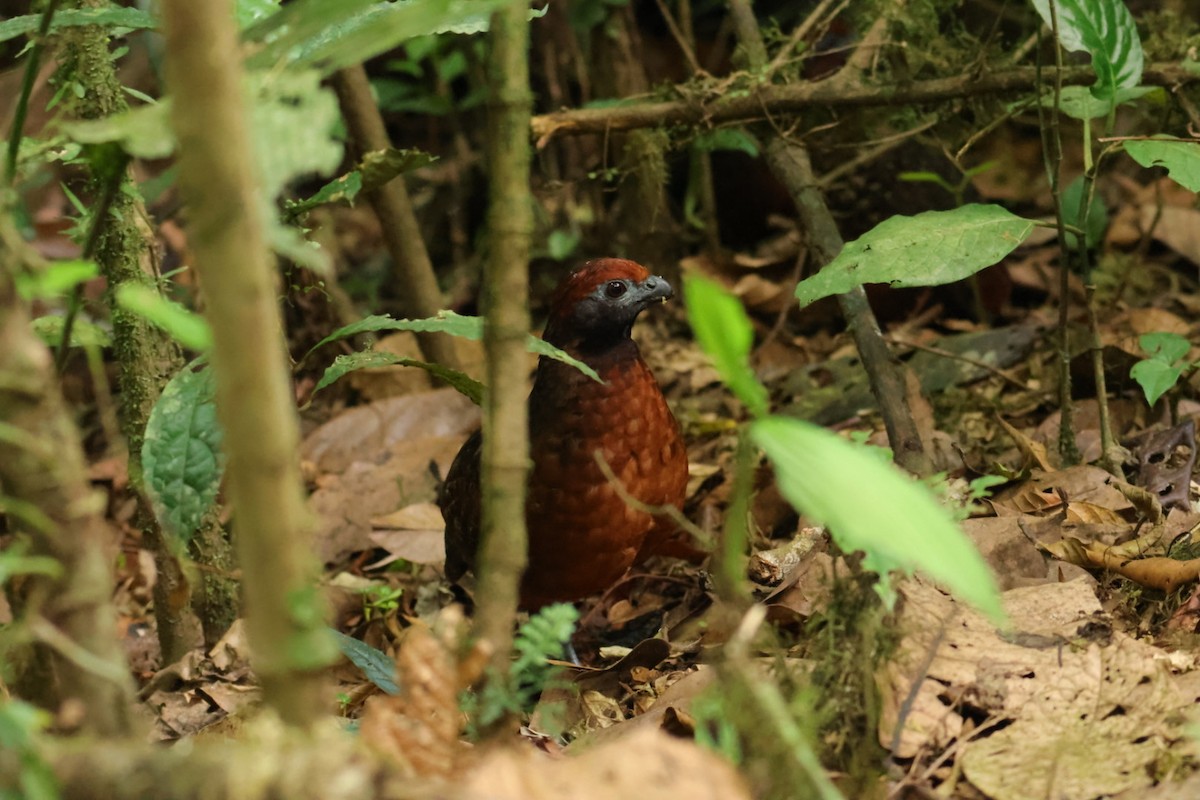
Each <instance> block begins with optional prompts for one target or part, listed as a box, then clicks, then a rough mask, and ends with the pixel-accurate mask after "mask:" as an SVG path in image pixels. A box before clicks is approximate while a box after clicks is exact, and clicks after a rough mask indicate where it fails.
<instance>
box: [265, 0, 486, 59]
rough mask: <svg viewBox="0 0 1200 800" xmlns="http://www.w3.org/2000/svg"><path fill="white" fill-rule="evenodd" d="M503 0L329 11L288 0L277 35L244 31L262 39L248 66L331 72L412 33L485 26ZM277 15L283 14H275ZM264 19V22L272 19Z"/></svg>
mask: <svg viewBox="0 0 1200 800" xmlns="http://www.w3.org/2000/svg"><path fill="white" fill-rule="evenodd" d="M503 3H504V0H407V1H406V2H391V3H360V2H358V1H357V0H353V1H352V2H346V3H344V4H342V9H341V13H338V14H331V13H329V10H328V9H323V8H321V5H322V4H324V5H335V4H332V3H329V2H328V0H320V2H313V1H312V0H309V1H308V2H304V1H303V0H301V2H297V3H290V4H289V5H288V6H285V10H287V9H289V8H293V7H294V9H293V11H292V13H291V14H290V15H289V17H288V19H286V20H283V22H286V23H287V24H285V25H282V26H278V25H277V26H276V31H277V32H276V36H275V37H274V38H272V39H270V40H269V41H268V40H266V39H263V38H260V37H261V28H260V26H255V27H254V28H252V29H251V30H250V31H248V32H247V35H248V36H249V37H251V38H256V39H258V40H259V41H266V44H265V46H264V47H263V49H262V50H261V51H259V52H257V53H255V54H254V55H253V56H251V57H250V59H249V60H248V63H249V64H250V65H251V66H277V65H278V64H279V63H281V62H284V63H287V64H288V65H289V67H294V66H310V67H311V66H316V67H319V68H320V69H321V70H322V72H324V73H325V74H329V73H331V72H333V71H335V70H338V69H341V68H343V67H347V66H350V65H352V64H359V63H361V62H363V61H365V60H366V59H368V58H371V57H373V56H376V55H379V54H380V53H383V52H386V51H388V50H391V49H392V48H394V47H396V46H397V45H399V44H402V43H403V42H405V41H407V40H408V39H411V38H413V37H415V36H424V35H427V34H431V33H478V32H481V31H484V30H487V25H488V22H489V20H490V17H491V14H492V12H494V11H495V10H496V9H497V8H499V7H500V6H501V5H503ZM275 16H276V17H280V16H283V14H282V12H281V14H276V15H275ZM272 19H274V18H273V17H272V18H271V19H268V20H267V21H266V22H271V20H272Z"/></svg>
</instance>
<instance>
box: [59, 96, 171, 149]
mask: <svg viewBox="0 0 1200 800" xmlns="http://www.w3.org/2000/svg"><path fill="white" fill-rule="evenodd" d="M170 109H171V101H170V99H164V100H160V101H159V102H157V103H154V104H152V105H145V106H137V107H136V108H131V109H129V110H127V111H122V112H120V113H118V114H113V115H111V116H108V117H103V118H101V119H90V120H77V121H74V122H64V123H62V128H63V131H64V132H65V133H66V134H67V135H68V136H70V137H71V138H72V139H74V140H75V141H77V142H81V143H83V144H105V143H108V142H117V143H119V144H120V145H121V149H122V150H124V151H125V152H126V153H128V154H129V155H131V156H137V157H138V158H147V159H156V158H166V157H167V156H169V155H171V154H172V153H173V152H175V133H174V131H172V129H171V125H170V121H169V120H168V116H169V115H170Z"/></svg>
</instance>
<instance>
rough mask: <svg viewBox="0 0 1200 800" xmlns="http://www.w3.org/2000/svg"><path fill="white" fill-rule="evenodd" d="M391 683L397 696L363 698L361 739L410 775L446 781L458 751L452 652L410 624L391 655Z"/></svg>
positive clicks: (459, 716) (456, 689)
mask: <svg viewBox="0 0 1200 800" xmlns="http://www.w3.org/2000/svg"><path fill="white" fill-rule="evenodd" d="M444 622H445V621H444ZM450 622H452V620H451V621H450ZM396 682H397V684H398V685H399V687H400V693H399V694H398V695H375V696H374V697H372V698H370V699H369V700H367V703H366V707H365V710H364V711H363V715H362V721H361V726H360V731H361V735H362V737H363V739H364V740H365V741H367V742H368V743H370V745H371V746H372V747H374V748H375V749H376V750H378V751H380V752H382V753H383V754H385V755H386V756H388V757H390V758H391V759H392V760H394V761H396V762H397V763H399V764H401V765H403V767H404V768H405V769H407V770H409V771H411V773H412V774H414V775H418V776H421V777H448V776H449V775H450V774H451V773H452V772H453V770H454V767H455V762H456V759H457V757H458V754H459V751H460V750H461V749H462V745H461V744H460V742H459V740H458V734H459V728H460V726H461V722H462V714H461V713H460V712H459V710H458V692H459V690H460V688H461V687H460V684H459V679H458V665H457V663H456V659H455V657H454V652H453V649H452V648H451V647H449V646H448V643H447V642H446V641H444V640H439V639H438V638H437V637H436V636H434V634H433V632H432V631H430V630H429V629H428V628H426V627H425V626H424V625H420V624H418V625H413V626H412V627H411V628H409V629H408V633H407V635H406V636H405V637H404V640H403V642H401V644H400V647H399V649H398V650H397V653H396Z"/></svg>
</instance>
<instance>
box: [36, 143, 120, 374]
mask: <svg viewBox="0 0 1200 800" xmlns="http://www.w3.org/2000/svg"><path fill="white" fill-rule="evenodd" d="M126 159H127V157H126ZM124 177H125V164H124V162H123V163H122V164H121V166H120V168H119V169H113V170H112V172H110V173H109V174H108V175H107V177H106V178H105V180H104V185H103V186H102V187H101V189H100V198H99V200H98V201H97V203H96V207H95V209H93V210H92V219H91V221H90V223H89V224H88V231H87V238H86V239H84V242H83V253H82V258H83V259H84V260H87V259H90V258H92V257H93V256H94V255H96V247H97V246H98V245H99V243H100V232H101V231H103V230H104V220H105V219H106V218H107V217H108V210H109V209H110V208H112V204H113V201H114V200H116V199H117V191H118V190H119V189H120V188H121V181H122V180H123V179H124ZM82 304H83V286H82V284H78V285H76V286H75V289H74V291H72V292H71V298H70V300H69V301H68V302H67V314H66V316H65V317H64V318H63V327H62V339H61V340H60V341H59V343H58V350H57V351H55V353H54V369H55V371H56V372H57V373H58V374H59V375H61V374H62V371H63V369H64V368H65V367H66V365H67V354H68V353H69V352H70V351H71V331H72V330H73V329H74V327H75V317H77V316H78V315H79V308H80V306H81V305H82Z"/></svg>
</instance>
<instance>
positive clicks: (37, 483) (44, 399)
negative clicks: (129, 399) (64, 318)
mask: <svg viewBox="0 0 1200 800" xmlns="http://www.w3.org/2000/svg"><path fill="white" fill-rule="evenodd" d="M10 219H11V218H10V217H8V215H7V214H0V220H3V221H0V495H2V496H4V497H5V498H6V500H7V501H8V502H7V506H8V509H7V510H8V512H9V521H10V524H11V525H13V526H14V527H15V528H17V529H19V530H26V531H28V532H29V534H30V536H31V539H32V543H33V548H32V551H33V553H34V554H36V555H43V556H49V557H50V558H53V559H54V560H55V561H57V562H58V564H59V565H60V566H61V568H62V572H61V574H60V575H58V576H57V577H48V576H43V575H33V576H29V577H28V578H27V579H26V581H25V586H24V588H23V591H22V592H20V595H21V596H20V603H19V604H18V605H19V608H18V609H17V610H18V612H19V613H20V615H21V617H22V618H23V619H24V620H25V623H26V624H27V625H28V628H29V630H30V631H32V633H33V634H34V636H35V638H37V639H39V640H40V641H41V642H42V643H43V644H42V645H40V646H39V647H38V648H35V650H34V651H33V656H34V657H33V660H32V661H29V662H26V663H25V664H22V665H16V666H17V667H18V668H17V670H16V672H17V675H16V680H15V681H14V684H13V685H14V688H15V689H16V690H17V692H18V693H19V694H21V695H23V696H25V697H27V698H29V699H31V700H35V701H37V702H41V703H43V704H46V705H49V706H50V707H51V709H54V708H57V707H58V706H60V705H61V703H63V702H65V701H68V700H74V701H78V702H80V703H81V704H82V707H83V710H84V713H83V719H82V722H81V726H82V728H83V729H84V730H86V731H88V732H90V733H94V734H97V735H101V736H113V737H117V736H125V735H127V734H129V733H130V732H131V730H132V727H133V725H132V720H131V717H130V709H131V708H132V707H133V706H132V703H133V681H132V680H131V679H130V678H129V672H128V666H127V665H126V664H125V660H124V657H123V654H122V652H121V647H120V644H119V641H118V638H117V614H116V610H115V609H114V608H113V606H112V603H111V599H110V598H111V595H112V585H113V584H112V581H113V577H112V572H111V569H110V561H111V559H110V554H111V553H112V550H113V548H114V547H115V545H116V534H115V532H114V531H113V530H112V529H111V528H110V527H109V526H108V525H107V524H106V523H105V521H104V518H103V516H102V515H103V510H104V501H103V500H102V499H101V498H100V497H99V496H97V495H96V493H94V492H93V491H92V489H91V486H90V484H89V483H88V479H87V472H86V469H85V464H84V456H83V448H82V446H81V444H80V439H79V431H78V429H77V428H76V427H75V423H74V421H73V419H72V417H71V413H70V411H69V410H68V409H67V407H66V405H65V403H64V402H63V399H62V388H61V387H60V386H59V384H58V380H57V378H56V374H55V372H54V368H53V363H52V359H51V357H50V352H49V351H48V350H47V349H46V347H45V346H44V345H43V344H42V343H41V341H39V340H38V339H37V337H36V336H34V334H33V329H32V326H31V323H30V319H29V313H28V310H27V309H26V308H25V307H24V306H23V304H22V303H21V301H20V299H19V298H18V296H17V293H16V287H15V285H14V275H13V273H12V271H11V270H12V265H14V264H17V263H20V259H19V258H18V257H17V256H16V252H17V249H18V247H19V246H20V245H19V240H18V238H17V234H16V232H15V231H14V230H13V229H12V226H11V223H10V222H9V221H8V220H10ZM18 504H19V506H20V507H21V508H22V509H24V510H25V513H23V514H18V513H14V512H16V511H17V507H18ZM39 630H40V631H41V632H40V633H39Z"/></svg>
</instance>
